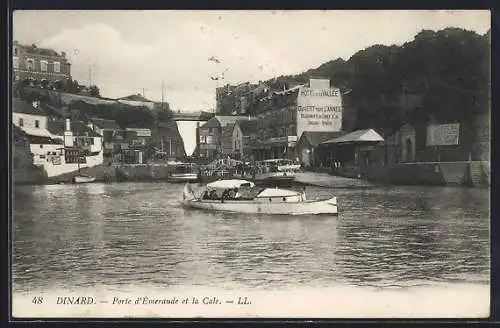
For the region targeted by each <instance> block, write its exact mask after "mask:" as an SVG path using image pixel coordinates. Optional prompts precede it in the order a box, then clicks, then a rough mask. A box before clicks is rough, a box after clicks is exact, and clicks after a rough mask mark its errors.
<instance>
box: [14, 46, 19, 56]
mask: <svg viewBox="0 0 500 328" xmlns="http://www.w3.org/2000/svg"><path fill="white" fill-rule="evenodd" d="M18 54H19V50H18V49H17V48H14V56H17V55H18Z"/></svg>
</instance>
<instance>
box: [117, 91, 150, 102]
mask: <svg viewBox="0 0 500 328" xmlns="http://www.w3.org/2000/svg"><path fill="white" fill-rule="evenodd" d="M119 100H128V101H139V102H153V101H151V100H149V99H146V98H144V97H143V96H142V95H141V94H140V93H138V94H136V95H130V96H126V97H122V98H120V99H119Z"/></svg>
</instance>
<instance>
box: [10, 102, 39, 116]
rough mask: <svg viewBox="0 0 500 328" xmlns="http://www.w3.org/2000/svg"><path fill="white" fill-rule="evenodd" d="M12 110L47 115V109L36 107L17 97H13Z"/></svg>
mask: <svg viewBox="0 0 500 328" xmlns="http://www.w3.org/2000/svg"><path fill="white" fill-rule="evenodd" d="M12 112H14V113H22V114H31V115H39V116H47V114H46V113H45V111H44V110H43V109H42V108H41V107H38V108H35V107H33V105H32V104H30V103H28V102H26V101H23V100H20V99H17V98H12Z"/></svg>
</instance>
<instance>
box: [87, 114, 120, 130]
mask: <svg viewBox="0 0 500 328" xmlns="http://www.w3.org/2000/svg"><path fill="white" fill-rule="evenodd" d="M90 122H92V123H93V124H95V125H96V126H97V127H99V128H101V129H103V130H121V128H120V126H119V125H118V124H117V123H116V122H115V121H113V120H107V119H104V118H98V117H92V118H91V119H90Z"/></svg>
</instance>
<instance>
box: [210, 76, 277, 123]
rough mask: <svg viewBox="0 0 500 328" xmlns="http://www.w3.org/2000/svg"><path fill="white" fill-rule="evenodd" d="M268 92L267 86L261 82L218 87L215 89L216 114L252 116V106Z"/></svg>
mask: <svg viewBox="0 0 500 328" xmlns="http://www.w3.org/2000/svg"><path fill="white" fill-rule="evenodd" d="M269 92H270V88H269V86H268V85H266V84H265V83H263V82H261V81H259V83H257V84H253V83H250V82H245V83H241V84H238V85H230V84H227V85H225V86H223V87H219V88H217V89H216V113H217V114H219V115H231V114H233V115H245V114H253V113H252V112H253V111H254V110H253V109H254V108H255V106H254V104H256V103H257V101H258V99H259V98H260V97H262V96H263V95H266V94H267V93H269Z"/></svg>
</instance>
